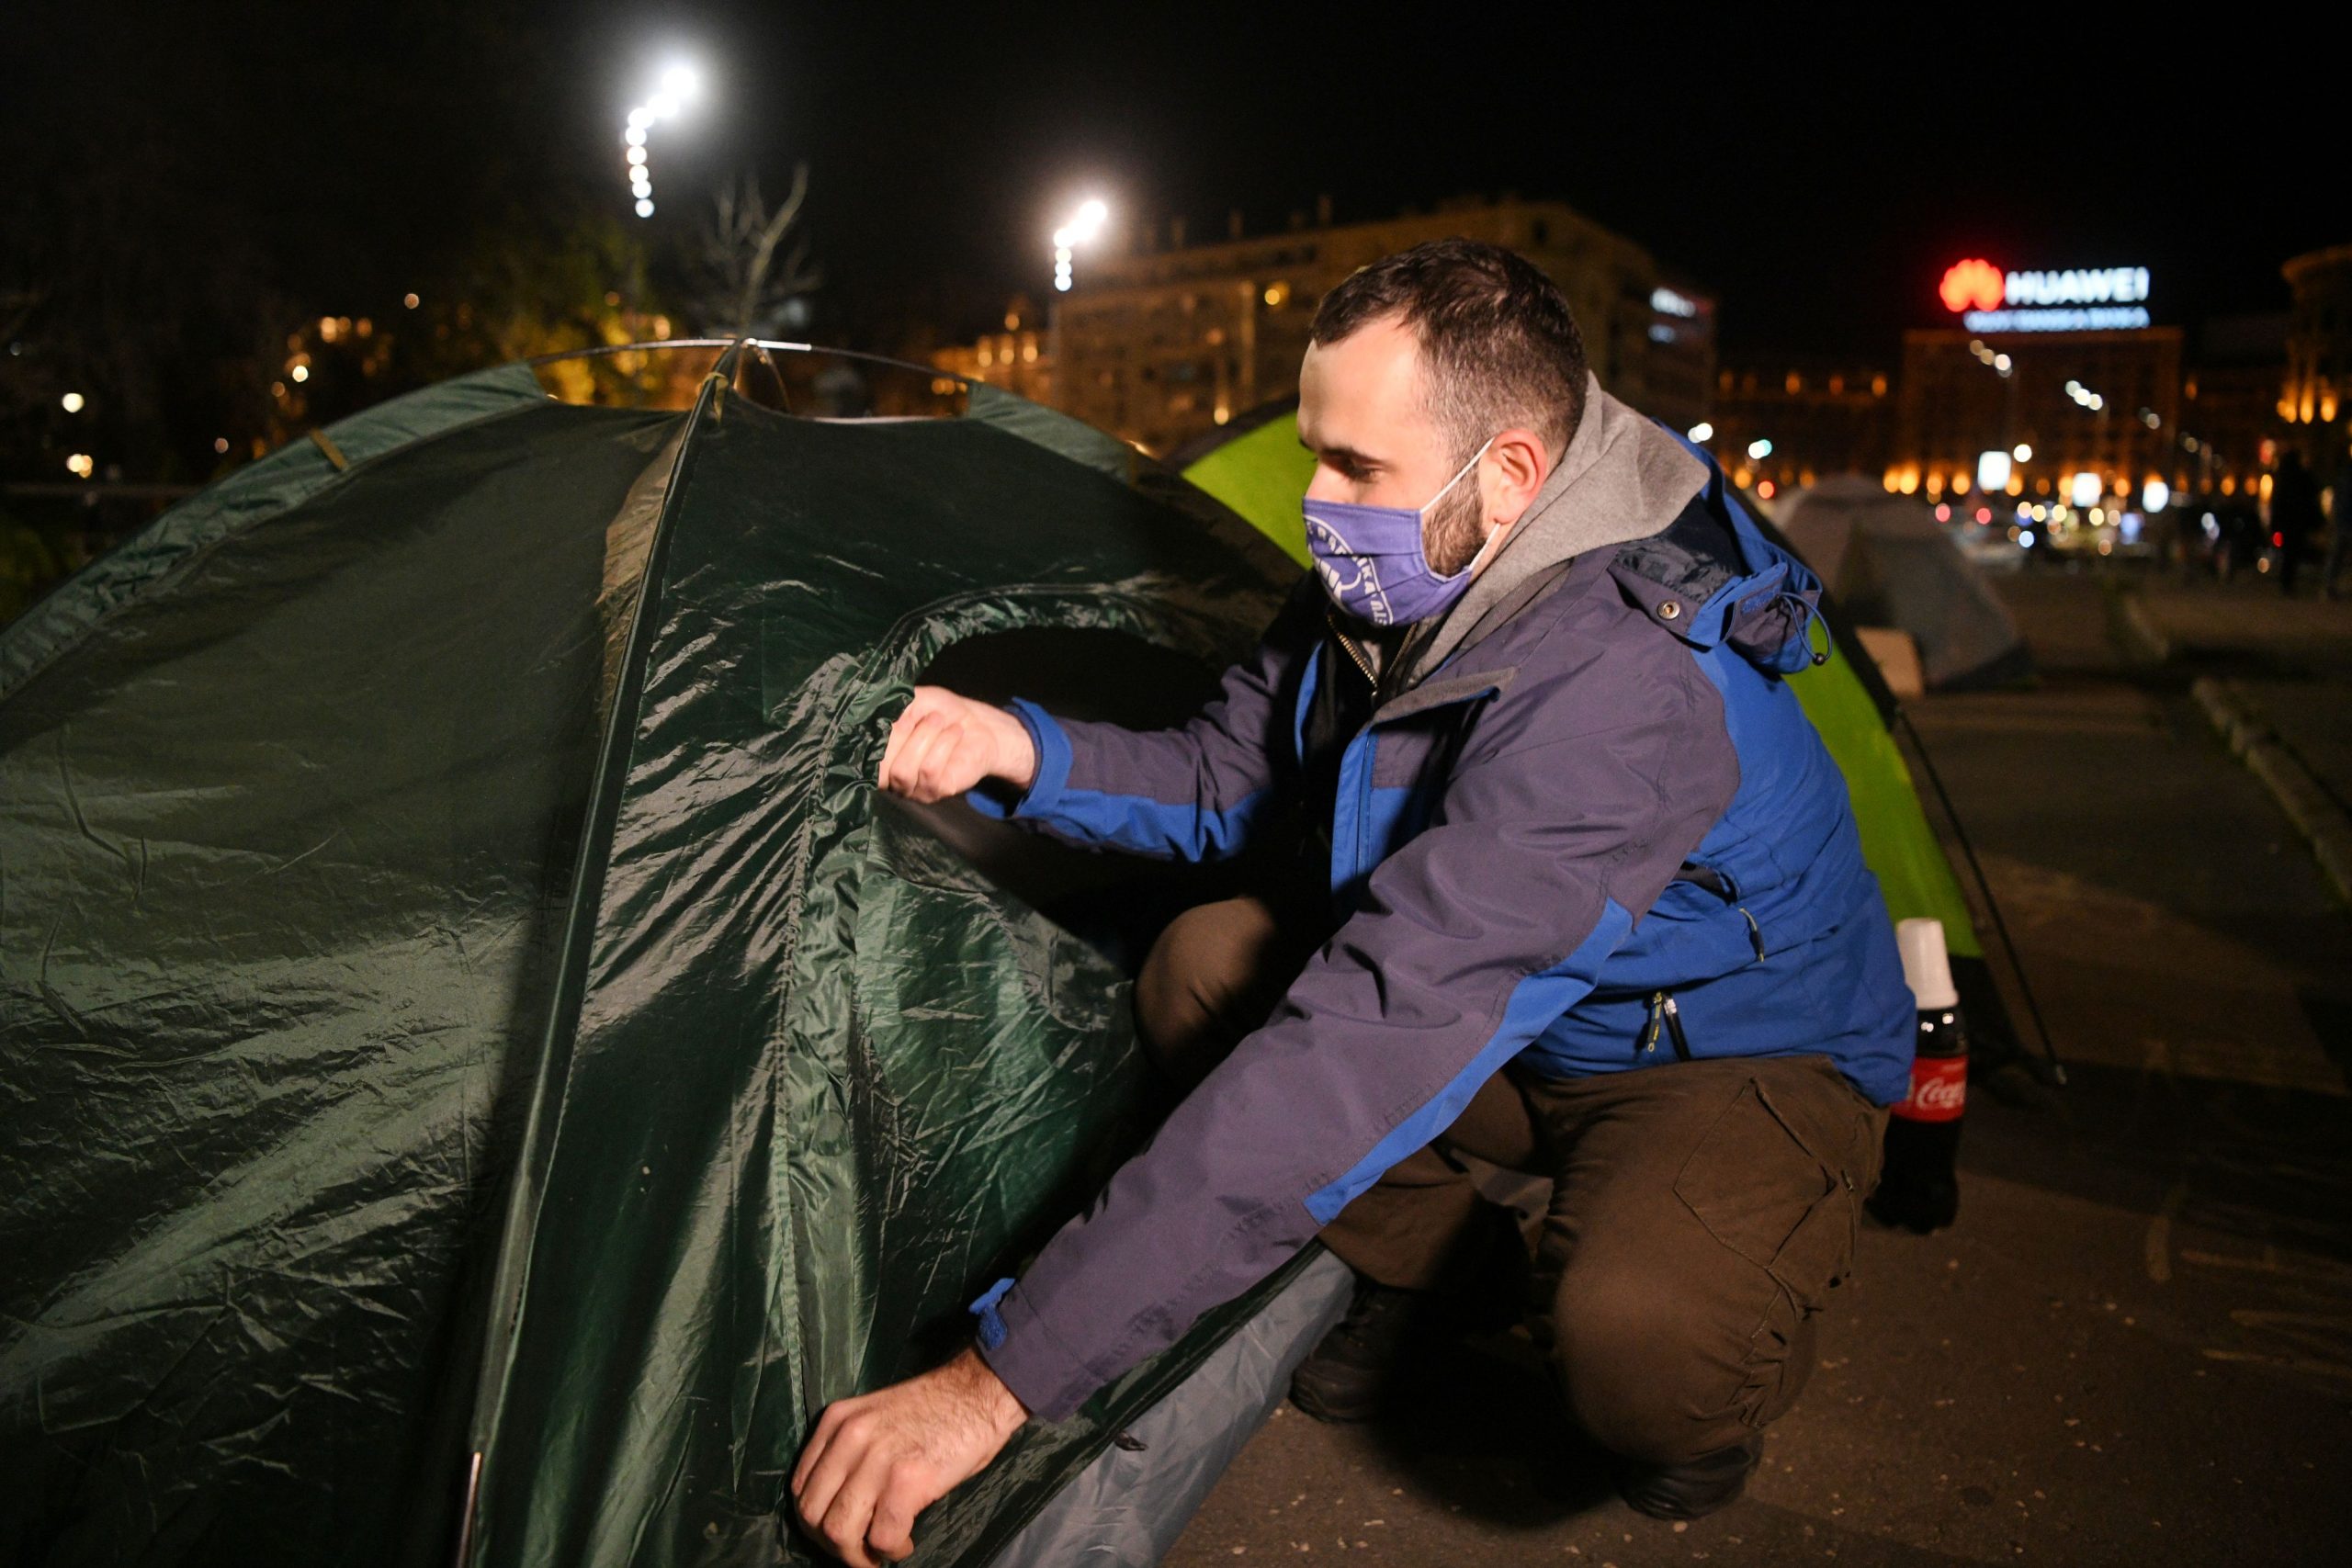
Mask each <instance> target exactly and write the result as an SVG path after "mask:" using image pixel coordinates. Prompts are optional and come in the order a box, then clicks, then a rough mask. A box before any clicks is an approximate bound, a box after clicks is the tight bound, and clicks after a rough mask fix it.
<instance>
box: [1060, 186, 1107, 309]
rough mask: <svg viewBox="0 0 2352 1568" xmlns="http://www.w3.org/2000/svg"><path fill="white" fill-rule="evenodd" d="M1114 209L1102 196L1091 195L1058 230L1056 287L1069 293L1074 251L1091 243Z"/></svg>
mask: <svg viewBox="0 0 2352 1568" xmlns="http://www.w3.org/2000/svg"><path fill="white" fill-rule="evenodd" d="M1110 217H1111V209H1110V208H1109V207H1108V206H1107V205H1105V204H1104V203H1103V201H1102V200H1101V199H1100V198H1098V197H1089V198H1088V199H1087V200H1085V201H1083V202H1081V203H1080V204H1079V209H1078V213H1077V216H1075V217H1073V218H1072V219H1071V220H1069V222H1067V223H1065V224H1063V225H1062V226H1061V227H1060V228H1058V229H1057V230H1055V231H1054V291H1055V292H1056V293H1057V294H1067V293H1069V289H1070V282H1071V272H1070V265H1071V260H1072V253H1074V252H1075V251H1076V250H1077V248H1078V247H1079V246H1080V245H1083V244H1087V243H1091V241H1092V240H1093V239H1094V238H1095V236H1097V235H1098V234H1100V233H1102V232H1103V224H1104V223H1105V222H1107V221H1108V220H1110Z"/></svg>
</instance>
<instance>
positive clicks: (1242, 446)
mask: <svg viewBox="0 0 2352 1568" xmlns="http://www.w3.org/2000/svg"><path fill="white" fill-rule="evenodd" d="M1295 408H1296V405H1295V402H1291V401H1282V402H1277V403H1272V404H1269V405H1267V406H1266V407H1264V408H1261V409H1259V410H1255V411H1253V412H1251V413H1250V415H1248V416H1245V417H1244V418H1242V419H1240V420H1238V421H1237V422H1236V423H1234V424H1233V425H1232V426H1229V427H1228V428H1227V430H1225V431H1218V432H1215V433H1213V434H1210V435H1208V436H1204V437H1203V438H1202V439H1201V440H1199V441H1197V442H1195V443H1193V444H1192V445H1191V446H1187V447H1185V448H1184V449H1183V450H1182V451H1180V452H1178V453H1177V454H1176V455H1175V456H1174V457H1173V458H1172V459H1171V461H1173V462H1175V463H1176V464H1178V465H1179V466H1181V467H1182V471H1183V473H1184V477H1185V478H1187V479H1191V480H1192V481H1193V483H1194V484H1196V485H1199V486H1200V487H1201V488H1202V489H1203V490H1204V491H1207V492H1208V493H1209V494H1210V495H1212V496H1215V497H1216V499H1217V500H1218V501H1220V502H1224V503H1225V504H1226V505H1227V506H1229V507H1231V508H1232V509H1233V510H1234V511H1236V512H1238V513H1240V514H1241V515H1242V516H1244V517H1246V518H1248V519H1249V520H1250V522H1251V523H1252V524H1253V525H1256V526H1257V527H1258V528H1259V530H1260V531H1261V532H1262V533H1263V534H1264V535H1265V536H1267V538H1269V539H1271V540H1272V542H1273V543H1275V544H1276V545H1278V546H1280V547H1282V548H1283V551H1284V552H1285V553H1286V554H1288V555H1289V556H1290V557H1291V558H1293V559H1294V560H1296V561H1298V562H1299V563H1301V564H1302V565H1304V564H1306V561H1307V559H1308V557H1307V551H1306V525H1305V523H1304V522H1303V520H1302V518H1301V515H1300V513H1299V499H1300V497H1302V496H1303V495H1305V494H1306V485H1307V481H1308V479H1310V478H1311V477H1312V476H1313V474H1314V471H1315V459H1314V457H1313V456H1312V455H1310V454H1309V453H1308V452H1307V451H1306V448H1305V447H1303V446H1300V445H1299V440H1298V420H1297V417H1296V413H1295ZM1758 526H1760V527H1763V528H1764V529H1765V530H1766V531H1767V533H1768V534H1771V525H1770V523H1768V522H1766V521H1764V520H1763V519H1762V518H1758ZM1774 537H1776V538H1777V537H1778V536H1777V535H1774ZM1796 553H1798V554H1799V555H1801V556H1804V551H1803V550H1802V549H1801V548H1800V549H1798V550H1797V552H1796ZM1804 558H1805V561H1806V564H1807V565H1817V563H1815V561H1814V560H1813V559H1812V558H1811V557H1810V556H1804ZM1825 576H1826V574H1825ZM1827 608H1828V610H1829V613H1830V614H1831V615H1832V616H1833V617H1834V616H1836V615H1838V607H1837V606H1835V605H1831V606H1828V607H1827ZM1788 679H1789V684H1790V687H1791V689H1792V690H1793V691H1794V692H1795V693H1796V694H1797V700H1798V701H1799V702H1800V703H1802V704H1803V705H1804V710H1805V714H1806V716H1808V717H1810V718H1811V719H1812V720H1813V725H1814V728H1815V729H1816V730H1817V731H1819V732H1820V735H1821V739H1822V743H1823V744H1824V745H1825V746H1826V747H1827V748H1828V750H1829V755H1830V757H1831V758H1832V759H1833V760H1834V761H1836V762H1837V764H1838V771H1839V772H1841V773H1844V774H1845V777H1846V790H1847V793H1848V795H1850V796H1851V797H1852V800H1853V806H1854V818H1855V821H1856V823H1857V824H1858V825H1859V826H1860V829H1861V839H1862V854H1863V858H1864V859H1865V860H1867V861H1868V862H1869V863H1870V868H1871V872H1872V873H1874V874H1876V875H1877V877H1878V880H1879V887H1880V889H1881V891H1882V892H1883V894H1884V895H1885V897H1886V902H1887V908H1888V911H1889V913H1890V914H1892V915H1893V916H1894V919H1898V920H1901V919H1909V918H1911V917H1913V916H1926V917H1928V918H1930V919H1938V920H1940V921H1942V922H1943V927H1944V935H1945V940H1946V942H1947V943H1948V944H1949V946H1950V948H1951V953H1952V954H1953V956H1954V957H1956V958H1960V959H1962V960H1966V961H1977V960H1981V959H1982V958H1983V955H1984V946H1983V944H1982V943H1981V942H1978V940H1977V936H1976V928H1975V923H1974V921H1973V919H1972V918H1971V917H1970V914H1969V908H1968V901H1967V899H1966V897H1964V896H1963V895H1962V892H1961V887H1960V882H1959V879H1958V878H1957V877H1956V876H1954V875H1953V874H1952V868H1951V861H1950V860H1949V859H1948V858H1946V856H1945V854H1944V852H1943V846H1942V845H1941V844H1940V843H1939V841H1938V840H1937V839H1936V835H1935V830H1934V829H1932V828H1930V827H1929V826H1928V818H1927V814H1926V812H1925V811H1924V810H1923V809H1922V808H1921V807H1920V805H1919V795H1918V791H1917V787H1916V786H1915V785H1914V784H1913V783H1912V780H1911V770H1910V767H1909V765H1908V764H1907V763H1905V761H1904V759H1903V752H1902V750H1901V749H1900V748H1899V747H1897V746H1896V745H1895V742H1894V735H1893V734H1892V733H1891V732H1890V731H1889V730H1888V728H1887V720H1888V717H1889V716H1890V715H1891V713H1892V711H1893V709H1892V705H1893V699H1892V698H1891V697H1888V696H1886V695H1885V688H1884V683H1883V682H1880V681H1879V680H1878V679H1877V672H1876V671H1874V670H1872V669H1871V666H1870V663H1869V656H1868V655H1867V654H1865V653H1863V652H1862V651H1861V649H1860V645H1859V643H1858V642H1857V641H1856V640H1855V639H1853V638H1851V637H1840V638H1838V639H1836V641H1835V645H1834V647H1833V649H1832V651H1831V655H1830V658H1829V661H1828V662H1827V663H1826V664H1822V665H1818V666H1815V667H1814V668H1812V669H1809V670H1804V671H1799V672H1798V673H1797V674H1795V675H1792V676H1790V677H1789V678H1788ZM1975 989H1976V990H1977V993H1978V995H1979V996H1980V997H1981V998H1982V1000H1981V1002H1979V1003H1976V1004H1974V1005H1976V1006H1977V1007H1978V1009H1979V1010H1980V1011H1982V1012H1983V1013H1985V1015H1986V1021H1987V1022H1992V1021H1994V1020H1993V1017H1992V1015H1993V1014H1995V1013H1996V1012H1997V1011H1998V1010H1999V1006H2000V1004H1999V1001H1998V998H1997V996H1996V994H1995V993H1994V992H1993V990H1992V988H1991V986H1990V983H1989V980H1987V981H1986V983H1985V984H1984V985H1983V986H1982V987H1975ZM2000 1027H2001V1028H2002V1029H2003V1031H2004V1032H2006V1023H2002V1024H2001V1025H2000Z"/></svg>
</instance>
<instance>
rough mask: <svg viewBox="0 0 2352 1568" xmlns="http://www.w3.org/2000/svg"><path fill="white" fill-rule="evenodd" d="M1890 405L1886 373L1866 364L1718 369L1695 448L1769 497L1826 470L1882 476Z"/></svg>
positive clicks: (1889, 446)
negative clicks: (1698, 446)
mask: <svg viewBox="0 0 2352 1568" xmlns="http://www.w3.org/2000/svg"><path fill="white" fill-rule="evenodd" d="M1894 403H1895V400H1894V383H1893V378H1891V377H1890V376H1889V375H1888V374H1887V373H1886V372H1885V371H1884V370H1883V369H1879V368H1875V367H1868V366H1847V365H1826V364H1804V365H1790V364H1786V363H1780V364H1776V365H1774V366H1772V367H1767V368H1761V369H1749V370H1724V371H1722V372H1721V373H1720V374H1718V375H1717V377H1716V378H1715V407H1714V413H1713V418H1712V420H1711V421H1710V422H1709V425H1708V426H1707V427H1706V430H1705V433H1704V437H1703V440H1702V445H1704V446H1707V447H1709V448H1710V449H1711V450H1712V451H1713V453H1714V454H1715V456H1716V457H1717V458H1718V459H1719V460H1720V461H1721V462H1722V463H1723V466H1724V468H1725V469H1726V470H1728V471H1729V472H1730V474H1731V476H1732V478H1733V479H1734V480H1735V481H1736V482H1737V483H1739V484H1741V485H1754V486H1757V487H1758V492H1759V493H1760V494H1762V495H1763V497H1764V498H1765V499H1766V500H1768V501H1769V500H1770V499H1771V498H1772V496H1773V494H1774V493H1776V492H1777V491H1783V490H1787V489H1790V488H1791V487H1792V486H1797V485H1809V484H1811V483H1813V482H1814V480H1815V479H1818V478H1820V477H1822V476H1824V475H1827V474H1844V473H1855V474H1871V475H1878V474H1880V473H1883V471H1884V470H1885V468H1886V467H1887V465H1888V463H1889V461H1890V460H1891V458H1892V456H1893V452H1894ZM1767 487H1769V488H1767Z"/></svg>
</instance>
